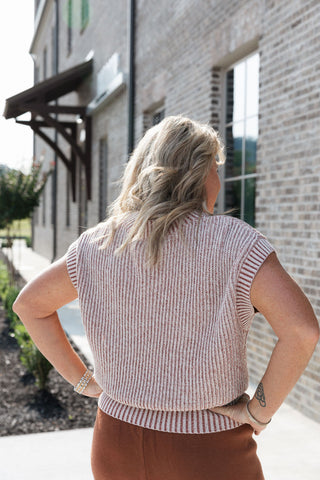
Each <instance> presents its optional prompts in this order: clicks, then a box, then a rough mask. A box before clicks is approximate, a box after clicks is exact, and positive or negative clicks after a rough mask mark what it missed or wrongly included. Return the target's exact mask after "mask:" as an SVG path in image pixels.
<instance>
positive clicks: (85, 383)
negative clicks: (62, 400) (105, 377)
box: [73, 369, 93, 394]
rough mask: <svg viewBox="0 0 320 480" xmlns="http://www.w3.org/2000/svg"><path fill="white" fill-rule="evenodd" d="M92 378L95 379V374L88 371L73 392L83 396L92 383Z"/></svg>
mask: <svg viewBox="0 0 320 480" xmlns="http://www.w3.org/2000/svg"><path fill="white" fill-rule="evenodd" d="M92 377H93V373H92V372H90V370H89V369H87V370H86V372H85V373H84V374H83V375H82V377H81V378H80V380H79V383H77V385H76V386H75V387H74V389H73V390H74V391H75V392H77V393H80V394H81V393H82V392H83V391H84V390H85V389H86V388H87V386H88V383H89V382H90V380H91V378H92Z"/></svg>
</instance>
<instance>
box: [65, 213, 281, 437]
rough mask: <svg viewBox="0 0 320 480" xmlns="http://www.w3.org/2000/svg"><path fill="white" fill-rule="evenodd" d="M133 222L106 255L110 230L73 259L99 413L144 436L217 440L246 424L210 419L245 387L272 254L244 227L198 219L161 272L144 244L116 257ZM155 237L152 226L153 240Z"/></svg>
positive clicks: (180, 233)
mask: <svg viewBox="0 0 320 480" xmlns="http://www.w3.org/2000/svg"><path fill="white" fill-rule="evenodd" d="M135 215H136V213H133V214H132V215H131V217H130V219H128V220H126V222H124V223H123V224H122V225H121V227H120V228H119V230H118V231H117V232H116V235H115V238H114V240H113V242H112V244H111V245H110V246H108V247H107V248H106V249H99V247H100V246H101V245H102V243H103V241H102V240H97V239H98V238H99V237H101V235H103V234H104V233H105V232H106V226H105V224H104V223H101V224H99V225H97V226H96V227H94V228H92V229H90V230H87V231H86V232H85V233H83V234H82V235H81V236H80V237H79V238H78V240H77V241H75V242H74V243H73V244H72V245H71V246H70V247H69V249H68V253H67V266H68V272H69V275H70V278H71V280H72V282H73V284H74V286H75V287H76V288H77V290H78V294H79V303H80V309H81V314H82V319H83V324H84V328H85V331H86V335H87V338H88V341H89V344H90V346H91V349H92V353H93V356H94V369H95V376H96V379H97V382H98V383H99V384H100V385H101V387H102V388H103V392H104V393H103V394H102V395H101V396H100V398H99V406H100V408H101V409H102V410H103V411H104V412H106V413H107V414H109V415H112V416H113V417H116V418H119V419H121V420H124V421H126V422H130V423H134V424H135V425H140V426H143V427H147V428H152V429H156V430H161V431H167V432H176V433H211V432H217V431H221V430H227V429H230V428H235V427H236V426H238V425H239V424H237V423H236V422H234V421H232V420H230V419H229V418H227V417H224V416H222V415H217V414H214V413H213V412H211V411H209V410H207V409H208V408H212V407H214V406H218V405H224V404H226V403H229V402H230V401H232V400H233V399H235V398H237V397H238V396H239V395H241V394H242V393H243V392H244V391H245V390H246V389H247V387H248V370H247V361H246V339H247V334H248V330H249V327H250V324H251V321H252V319H253V316H254V309H253V306H252V304H251V301H250V289H251V284H252V281H253V279H254V277H255V275H256V273H257V271H258V269H259V268H260V266H261V265H262V263H263V262H264V260H265V259H266V258H267V256H268V255H269V254H270V253H271V252H272V251H273V250H274V249H273V247H272V246H271V245H270V243H269V242H268V241H267V240H266V238H265V237H264V236H263V235H261V233H259V232H258V231H257V230H255V229H254V228H252V227H250V226H249V225H247V224H246V223H244V222H242V221H241V220H238V219H235V218H232V217H228V216H211V215H208V214H206V213H203V214H202V215H201V214H200V212H197V211H194V212H192V213H190V214H188V215H187V216H186V217H185V218H184V219H182V220H180V221H178V222H176V224H175V225H174V226H173V227H172V229H171V230H170V232H169V233H168V235H167V236H166V238H165V242H164V244H163V246H162V249H161V257H160V261H159V264H158V265H156V266H155V267H153V268H151V269H150V268H148V267H146V266H145V265H144V259H145V256H144V255H145V240H143V239H142V240H139V241H136V242H135V244H134V248H133V249H131V250H129V249H127V250H126V251H125V252H124V253H122V254H121V255H119V256H115V255H114V250H115V248H116V247H118V246H119V245H120V244H121V243H122V242H123V240H124V239H125V238H126V236H127V232H128V230H129V228H130V226H131V225H132V223H133V222H134V218H135ZM151 229H152V221H149V222H148V227H147V230H146V232H145V236H147V235H148V234H149V232H150V230H151Z"/></svg>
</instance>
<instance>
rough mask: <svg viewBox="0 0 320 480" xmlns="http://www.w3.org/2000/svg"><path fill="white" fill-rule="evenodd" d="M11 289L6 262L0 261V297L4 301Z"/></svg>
mask: <svg viewBox="0 0 320 480" xmlns="http://www.w3.org/2000/svg"><path fill="white" fill-rule="evenodd" d="M8 287H9V274H8V270H7V267H6V265H5V263H4V262H2V261H0V297H1V300H2V301H4V299H5V296H6V291H7V289H8Z"/></svg>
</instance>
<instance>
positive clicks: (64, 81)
mask: <svg viewBox="0 0 320 480" xmlns="http://www.w3.org/2000/svg"><path fill="white" fill-rule="evenodd" d="M92 71H93V59H90V60H88V61H86V62H83V63H80V64H79V65H76V66H75V67H72V68H69V69H68V70H65V71H64V72H61V73H58V74H57V75H54V76H53V77H50V78H48V79H46V80H44V81H43V82H39V83H37V84H36V85H34V86H33V87H31V88H28V90H24V91H23V92H21V93H18V94H17V95H14V96H13V97H10V98H7V100H6V104H5V109H4V112H3V116H4V117H5V118H7V119H8V118H16V117H18V116H19V115H22V114H23V113H25V112H28V111H31V110H28V105H29V106H30V107H31V106H32V103H39V102H41V103H49V102H52V101H53V100H57V99H58V98H60V97H63V96H64V95H66V94H67V93H70V92H72V91H74V90H76V89H77V88H78V87H79V85H80V84H81V83H82V82H83V80H84V79H85V78H86V77H87V76H88V75H90V74H91V73H92Z"/></svg>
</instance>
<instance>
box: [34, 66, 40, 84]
mask: <svg viewBox="0 0 320 480" xmlns="http://www.w3.org/2000/svg"><path fill="white" fill-rule="evenodd" d="M39 70H40V69H39V67H38V65H36V64H35V65H34V84H36V83H38V82H39V81H40V72H39Z"/></svg>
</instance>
